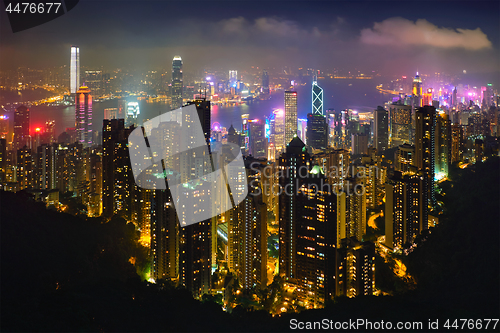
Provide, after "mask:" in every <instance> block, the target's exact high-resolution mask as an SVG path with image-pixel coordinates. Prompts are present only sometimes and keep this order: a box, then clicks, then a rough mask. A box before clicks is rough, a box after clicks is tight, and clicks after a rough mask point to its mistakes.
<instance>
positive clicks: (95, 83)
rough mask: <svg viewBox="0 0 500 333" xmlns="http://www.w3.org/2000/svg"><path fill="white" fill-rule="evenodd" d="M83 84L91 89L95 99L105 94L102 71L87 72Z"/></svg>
mask: <svg viewBox="0 0 500 333" xmlns="http://www.w3.org/2000/svg"><path fill="white" fill-rule="evenodd" d="M83 84H84V85H85V86H87V87H89V89H90V91H92V95H94V97H99V96H101V95H102V94H103V89H102V88H103V80H102V71H94V70H93V71H85V78H84V81H83Z"/></svg>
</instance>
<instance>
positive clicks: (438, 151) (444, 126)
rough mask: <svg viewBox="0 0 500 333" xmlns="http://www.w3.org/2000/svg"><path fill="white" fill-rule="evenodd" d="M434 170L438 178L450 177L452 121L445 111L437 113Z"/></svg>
mask: <svg viewBox="0 0 500 333" xmlns="http://www.w3.org/2000/svg"><path fill="white" fill-rule="evenodd" d="M435 134H436V139H435V142H436V146H435V164H434V171H435V175H436V178H437V179H441V178H443V177H448V170H449V166H450V159H451V156H450V155H451V122H450V120H449V117H448V115H447V114H446V113H444V111H441V112H439V113H437V114H436V132H435Z"/></svg>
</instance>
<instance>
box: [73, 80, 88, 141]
mask: <svg viewBox="0 0 500 333" xmlns="http://www.w3.org/2000/svg"><path fill="white" fill-rule="evenodd" d="M75 128H76V135H77V138H78V139H77V140H78V142H80V143H81V144H83V147H84V148H85V147H88V146H91V145H92V96H91V95H90V89H89V88H88V87H85V86H82V87H80V89H78V91H77V92H76V95H75Z"/></svg>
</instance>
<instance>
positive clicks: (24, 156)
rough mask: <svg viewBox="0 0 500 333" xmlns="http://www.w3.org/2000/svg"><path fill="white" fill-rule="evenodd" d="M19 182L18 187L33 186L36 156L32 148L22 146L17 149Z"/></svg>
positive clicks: (20, 188) (21, 188) (26, 187)
mask: <svg viewBox="0 0 500 333" xmlns="http://www.w3.org/2000/svg"><path fill="white" fill-rule="evenodd" d="M16 171H17V182H18V187H17V188H18V189H19V190H24V189H30V188H33V180H34V178H35V174H34V156H33V154H32V153H31V149H29V148H27V147H22V148H20V149H18V150H17V169H16Z"/></svg>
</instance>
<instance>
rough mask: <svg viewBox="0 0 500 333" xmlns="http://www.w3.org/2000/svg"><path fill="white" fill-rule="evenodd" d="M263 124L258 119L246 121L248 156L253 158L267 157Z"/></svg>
mask: <svg viewBox="0 0 500 333" xmlns="http://www.w3.org/2000/svg"><path fill="white" fill-rule="evenodd" d="M265 125H266V124H265V123H264V122H263V121H262V120H259V119H251V120H249V121H248V135H249V138H250V155H252V156H253V157H255V158H259V157H264V158H265V157H267V138H266V129H265Z"/></svg>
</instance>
